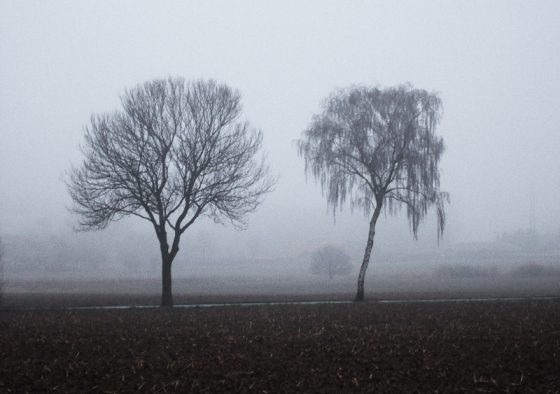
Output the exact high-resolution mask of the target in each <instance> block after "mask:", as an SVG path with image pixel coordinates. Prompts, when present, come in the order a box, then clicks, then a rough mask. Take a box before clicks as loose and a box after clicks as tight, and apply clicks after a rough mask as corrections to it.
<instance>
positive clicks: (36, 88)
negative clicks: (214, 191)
mask: <svg viewBox="0 0 560 394" xmlns="http://www.w3.org/2000/svg"><path fill="white" fill-rule="evenodd" d="M559 20H560V3H559V2H557V1H538V2H527V1H517V2H516V1H493V2H487V1H452V2H451V1H422V2H420V1H400V2H394V1H351V2H348V1H306V2H300V1H235V2H231V1H187V2H156V1H152V2H150V1H119V2H113V1H89V2H74V1H67V2H63V1H52V2H44V1H3V2H1V3H0V234H22V233H40V232H52V233H55V232H68V233H69V234H72V233H71V228H72V226H73V225H75V224H76V221H77V218H76V217H73V216H72V215H71V214H70V213H68V211H67V209H66V208H67V207H68V206H70V204H71V202H70V198H69V196H68V194H67V192H66V188H65V185H64V183H63V179H64V176H65V171H67V170H68V169H69V168H70V165H71V164H74V165H79V163H80V160H81V154H80V151H79V144H80V142H81V141H82V137H83V132H84V126H85V125H86V124H87V123H88V121H89V118H90V115H91V114H92V113H103V112H107V111H113V110H115V109H118V108H119V96H120V95H121V94H122V93H123V90H124V89H125V88H130V87H133V86H135V85H136V84H138V83H142V82H144V81H147V80H150V79H153V78H162V77H163V78H165V77H168V76H181V77H185V78H186V79H196V78H213V79H216V80H218V81H221V82H225V83H227V84H228V85H230V86H231V87H233V88H236V89H239V90H240V92H241V94H242V101H243V104H244V117H245V118H246V119H247V120H249V121H250V122H251V124H252V125H253V126H255V127H258V128H260V129H262V130H263V132H264V150H265V152H266V153H267V155H268V162H269V164H270V166H271V168H272V171H273V173H274V174H277V175H279V182H278V184H277V186H276V190H275V191H274V192H273V193H271V194H270V195H268V196H267V198H266V200H265V202H264V203H263V205H262V206H261V207H260V208H259V209H258V210H257V211H256V212H255V213H254V214H253V215H251V217H250V219H249V228H248V229H247V231H245V232H241V233H238V232H236V231H234V230H233V229H231V228H230V227H223V226H219V225H214V224H213V223H211V222H210V221H209V220H206V221H204V222H201V223H197V224H195V226H193V227H192V233H191V234H189V235H188V236H187V243H186V246H185V247H184V248H183V249H187V250H188V243H189V242H196V241H197V236H199V235H197V234H201V233H210V234H212V236H213V237H214V240H213V244H214V245H215V247H216V248H224V249H227V248H230V249H232V250H234V249H235V248H238V249H239V248H246V247H254V246H255V245H259V246H258V248H259V250H260V251H261V252H260V253H267V254H271V255H278V254H282V253H294V252H297V251H304V250H306V249H308V248H309V247H311V246H315V245H320V244H323V243H326V242H337V243H339V244H343V245H351V247H354V246H355V245H358V246H359V247H360V250H359V252H361V248H362V244H363V246H365V240H366V235H367V223H368V220H367V219H366V218H364V217H363V216H362V214H361V213H359V212H355V213H354V214H353V215H351V214H350V208H349V207H348V208H345V210H344V212H343V213H341V214H339V215H338V216H337V220H336V222H335V221H334V220H333V218H332V215H329V213H328V211H327V209H326V202H325V200H324V199H323V198H322V197H321V191H320V188H319V187H318V185H316V184H314V182H313V181H312V179H311V178H310V179H309V180H308V182H307V183H306V179H305V175H304V171H303V168H304V166H303V161H302V160H301V159H300V158H298V156H297V152H296V149H295V145H294V140H296V139H297V138H299V137H300V136H301V131H302V130H303V129H304V128H305V127H306V126H307V125H308V123H309V122H310V120H311V117H312V115H313V114H314V113H316V112H318V111H319V110H320V108H321V107H320V104H321V101H322V100H323V99H324V98H325V97H326V96H327V95H328V94H329V93H330V92H331V91H332V90H333V89H334V88H337V87H346V86H348V85H351V84H368V85H381V86H391V85H395V84H400V83H405V82H410V83H412V84H413V85H414V86H415V87H417V88H422V89H427V90H429V91H435V92H438V93H439V94H440V95H441V98H442V100H443V105H444V115H443V119H442V121H441V123H440V125H439V128H438V131H437V132H438V134H439V135H441V136H443V138H444V140H445V143H446V147H447V149H446V152H445V154H444V156H443V160H442V162H441V170H442V189H443V190H446V191H448V192H449V193H450V194H451V205H450V206H449V208H448V227H447V230H448V231H447V233H446V234H445V240H444V242H447V243H450V242H466V241H480V240H488V239H492V238H493V237H495V236H496V235H498V234H500V233H502V232H504V231H514V230H517V229H524V228H527V227H528V226H529V220H530V207H531V204H533V205H534V207H535V218H536V228H537V230H538V231H542V232H558V231H559V230H560V225H559V224H558V223H559V218H560V204H558V201H560V154H559V152H560V130H559V126H558V125H559V124H560V111H559V109H560V50H559V49H560V48H559V46H558V43H559V42H560V40H559V39H560V24H559V23H558V21H559ZM403 216H405V215H404V211H403V215H401V216H400V217H386V218H382V221H381V222H380V224H379V227H378V232H377V235H378V237H379V242H380V244H381V245H396V244H399V245H400V244H403V245H404V244H406V245H410V244H411V242H412V241H411V239H412V237H411V235H410V232H409V231H408V229H407V226H406V220H405V218H404V217H403ZM123 223H125V224H124V225H119V227H118V229H119V231H127V227H134V228H135V229H142V230H139V231H152V230H151V228H150V226H149V225H148V223H147V222H146V223H144V222H141V221H139V220H137V219H124V222H123ZM424 227H425V228H424V230H423V231H421V232H420V238H421V239H420V241H419V242H429V243H431V244H433V245H435V226H432V225H430V223H427V226H424ZM189 231H190V230H189ZM70 236H71V235H70ZM154 247H155V243H154ZM348 247H350V246H348Z"/></svg>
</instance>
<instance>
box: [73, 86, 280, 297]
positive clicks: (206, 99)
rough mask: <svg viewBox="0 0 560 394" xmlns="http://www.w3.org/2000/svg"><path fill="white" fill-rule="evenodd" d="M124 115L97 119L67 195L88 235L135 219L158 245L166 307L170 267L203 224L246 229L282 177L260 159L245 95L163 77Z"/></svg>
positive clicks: (132, 97) (129, 96)
mask: <svg viewBox="0 0 560 394" xmlns="http://www.w3.org/2000/svg"><path fill="white" fill-rule="evenodd" d="M121 103H122V109H121V110H119V111H116V112H113V113H110V114H103V115H93V116H92V117H91V122H90V125H89V126H88V127H87V128H86V131H85V143H84V144H83V147H82V151H83V154H84V156H85V159H84V161H83V163H82V165H81V166H80V167H78V168H72V169H71V171H70V174H69V178H68V180H67V186H68V191H69V193H70V196H71V197H72V200H73V202H74V206H73V208H72V210H73V211H74V212H75V213H77V214H78V215H79V217H80V228H81V229H84V230H90V229H103V228H105V227H106V226H107V225H108V224H109V223H110V222H111V221H115V220H119V219H121V218H123V217H126V216H130V215H133V216H136V217H138V218H141V219H144V220H146V221H148V222H149V223H150V224H151V226H152V227H153V229H154V231H155V235H156V237H157V240H158V242H159V249H160V253H161V269H162V297H161V305H162V306H172V305H173V297H172V288H171V266H172V263H173V260H174V259H175V257H176V256H177V253H178V252H179V245H180V240H181V236H182V235H183V234H184V233H185V231H186V230H187V229H188V228H190V227H191V226H192V225H193V224H194V223H195V221H196V220H197V219H199V218H200V217H202V216H208V217H210V218H212V219H213V220H214V221H215V222H218V223H224V222H231V223H232V224H234V225H235V226H237V227H240V228H243V227H244V226H245V224H246V219H245V218H246V215H247V214H248V213H250V212H252V211H254V210H255V209H256V208H257V207H258V205H259V204H260V203H261V201H262V198H263V196H264V194H265V193H267V192H268V191H270V190H271V188H272V186H273V184H274V179H273V178H271V176H270V175H269V169H268V167H267V166H266V165H265V163H264V161H263V160H264V159H258V157H257V154H258V152H259V150H260V147H261V143H262V132H261V131H258V130H255V129H253V128H251V127H250V125H249V124H248V123H247V122H244V121H241V120H240V116H241V102H240V94H239V93H238V92H237V91H234V90H232V89H231V88H229V87H228V86H226V85H223V84H218V83H216V82H214V81H202V80H201V81H195V82H186V81H185V80H183V79H180V78H177V79H171V78H169V79H167V80H154V81H150V82H146V83H144V84H143V85H138V86H137V87H135V88H133V89H130V90H128V91H126V92H125V94H124V95H123V96H122V98H121Z"/></svg>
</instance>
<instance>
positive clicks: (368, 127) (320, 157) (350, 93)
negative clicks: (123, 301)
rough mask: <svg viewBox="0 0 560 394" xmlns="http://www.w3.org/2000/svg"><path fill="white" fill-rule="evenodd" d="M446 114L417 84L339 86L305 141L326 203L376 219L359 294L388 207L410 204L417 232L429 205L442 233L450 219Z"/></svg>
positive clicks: (303, 152)
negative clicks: (442, 123)
mask: <svg viewBox="0 0 560 394" xmlns="http://www.w3.org/2000/svg"><path fill="white" fill-rule="evenodd" d="M440 113H441V100H440V99H439V97H438V96H437V95H436V94H430V93H428V92H426V91H425V90H418V89H413V88H412V86H410V85H404V86H397V87H391V88H387V89H379V88H368V87H352V88H350V89H346V90H339V91H336V92H334V93H333V94H332V95H331V96H330V97H329V98H328V99H327V100H326V101H325V104H324V108H323V111H322V113H321V114H319V115H315V116H314V117H313V120H312V122H311V125H310V126H309V128H308V129H307V130H305V131H304V132H303V138H302V139H301V140H299V141H298V148H299V154H300V156H303V158H304V159H305V165H306V167H305V168H306V172H307V173H311V174H312V175H313V177H314V178H315V179H316V180H318V181H320V183H321V187H322V190H323V193H324V194H326V197H327V203H328V205H329V206H330V207H331V208H332V210H333V214H334V213H335V211H336V209H337V208H339V207H342V205H343V203H344V202H345V201H346V200H347V199H349V200H350V202H351V206H352V207H353V208H354V207H358V208H360V209H363V211H364V213H365V214H366V215H367V216H369V215H370V214H371V212H372V211H373V214H371V219H370V222H369V232H368V237H367V244H366V249H365V253H364V258H363V261H362V265H361V268H360V273H359V276H358V286H357V294H356V301H362V300H363V299H364V279H365V274H366V270H367V267H368V264H369V260H370V255H371V251H372V248H373V239H374V235H375V226H376V223H377V220H378V218H379V215H380V213H381V211H382V209H383V208H387V209H388V211H389V213H394V212H395V211H396V210H398V209H399V208H400V207H401V206H403V205H404V206H406V211H407V214H408V219H409V223H410V226H411V228H412V232H413V234H414V237H415V238H416V237H417V231H418V225H419V224H420V222H421V220H422V218H423V217H424V216H425V215H426V213H427V211H428V208H429V207H431V206H435V207H436V211H437V218H438V221H437V222H438V239H439V238H440V236H441V235H442V234H443V230H444V225H445V211H444V205H445V203H446V202H448V200H449V196H448V194H447V193H445V192H441V191H440V190H439V184H440V176H439V168H438V164H439V161H440V158H441V155H442V153H443V151H444V144H443V139H442V138H441V137H438V136H436V135H435V128H436V125H437V123H438V121H439V118H440Z"/></svg>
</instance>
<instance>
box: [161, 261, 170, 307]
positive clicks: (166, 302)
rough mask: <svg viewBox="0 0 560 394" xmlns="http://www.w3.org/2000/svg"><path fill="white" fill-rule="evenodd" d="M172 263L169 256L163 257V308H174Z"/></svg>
mask: <svg viewBox="0 0 560 394" xmlns="http://www.w3.org/2000/svg"><path fill="white" fill-rule="evenodd" d="M171 262H172V260H171V259H170V258H169V256H166V257H162V261H161V306H168V307H171V306H173V293H172V291H171Z"/></svg>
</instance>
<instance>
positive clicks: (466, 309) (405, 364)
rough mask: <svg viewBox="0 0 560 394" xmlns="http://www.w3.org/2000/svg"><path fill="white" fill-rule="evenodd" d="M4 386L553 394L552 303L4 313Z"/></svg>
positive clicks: (558, 321)
mask: <svg viewBox="0 0 560 394" xmlns="http://www.w3.org/2000/svg"><path fill="white" fill-rule="evenodd" d="M0 330H1V336H0V392H30V393H37V392H45V391H53V392H55V391H58V392H95V393H102V392H131V391H142V392H209V393H223V392H254V393H278V392H292V393H293V392H309V393H340V392H393V393H398V392H477V391H480V392H536V393H546V392H560V302H559V301H517V302H449V303H446V302H440V303H433V304H429V303H410V304H380V303H374V302H369V303H362V304H336V305H333V304H331V305H276V306H253V307H215V308H196V309H194V308H193V309H179V308H177V309H173V310H163V309H157V308H156V309H127V310H50V311H47V310H44V311H16V310H12V311H9V310H4V311H0Z"/></svg>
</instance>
